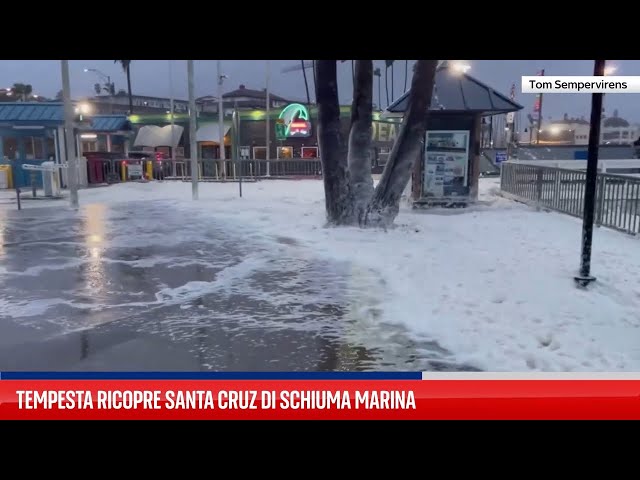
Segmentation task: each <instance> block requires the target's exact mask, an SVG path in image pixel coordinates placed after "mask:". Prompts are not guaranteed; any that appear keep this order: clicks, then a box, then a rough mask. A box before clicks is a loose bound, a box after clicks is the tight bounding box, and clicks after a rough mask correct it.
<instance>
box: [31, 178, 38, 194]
mask: <svg viewBox="0 0 640 480" xmlns="http://www.w3.org/2000/svg"><path fill="white" fill-rule="evenodd" d="M37 190H38V179H37V177H36V172H31V192H32V194H33V198H36V192H37Z"/></svg>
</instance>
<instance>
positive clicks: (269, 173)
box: [265, 60, 271, 177]
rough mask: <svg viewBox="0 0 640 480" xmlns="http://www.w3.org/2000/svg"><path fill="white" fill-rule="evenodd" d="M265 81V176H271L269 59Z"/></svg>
mask: <svg viewBox="0 0 640 480" xmlns="http://www.w3.org/2000/svg"><path fill="white" fill-rule="evenodd" d="M266 70H267V71H266V75H267V78H266V83H267V89H266V92H265V93H266V95H265V102H266V116H265V125H266V127H265V139H266V146H267V153H266V155H265V160H266V161H267V177H270V176H271V172H270V171H269V170H270V169H269V167H270V165H269V157H270V148H269V147H270V145H269V144H270V143H271V142H270V139H271V132H270V131H269V103H270V102H269V88H270V83H271V62H270V61H269V60H267V68H266Z"/></svg>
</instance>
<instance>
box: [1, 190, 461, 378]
mask: <svg viewBox="0 0 640 480" xmlns="http://www.w3.org/2000/svg"><path fill="white" fill-rule="evenodd" d="M0 245H2V246H1V247H0V370H18V369H22V370H36V369H37V370H42V369H47V370H73V369H75V370H192V371H193V370H218V371H223V370H245V371H250V370H254V371H262V370H281V371H282V370H284V371H286V370H324V371H326V370H472V369H471V368H468V367H466V366H461V365H457V364H456V363H454V362H452V361H451V355H450V354H449V353H448V352H446V351H445V350H443V349H442V348H440V347H439V346H438V345H437V344H436V343H434V342H430V341H428V340H417V339H416V338H415V337H412V336H410V335H409V334H408V333H407V332H406V331H405V330H404V329H403V328H402V327H400V326H396V325H390V324H385V323H383V322H382V321H381V319H380V308H381V307H380V306H379V303H380V298H381V297H382V296H384V295H385V290H384V284H383V282H382V280H381V279H380V278H379V277H378V276H377V275H376V273H375V272H371V271H361V270H359V269H357V268H356V267H355V266H354V265H350V264H348V263H339V262H334V261H328V260H326V259H322V258H318V257H317V256H315V255H314V253H313V251H312V250H310V249H308V248H305V247H304V246H303V245H299V244H298V243H297V242H296V241H295V240H293V239H289V238H284V237H278V238H268V237H265V236H262V235H260V234H259V232H252V231H251V230H250V226H239V225H229V224H228V223H224V224H223V223H220V224H218V223H216V220H215V216H212V215H211V213H210V212H204V211H203V210H191V209H189V210H187V209H186V207H185V206H184V205H182V206H181V205H177V206H176V205H174V204H172V203H170V202H157V201H154V202H153V204H148V205H147V204H144V205H132V204H125V205H121V206H118V207H113V206H106V205H100V204H97V205H87V206H85V207H83V208H82V209H81V210H80V212H71V211H69V210H67V209H54V208H42V209H36V208H33V209H29V210H27V211H22V212H16V211H4V212H0Z"/></svg>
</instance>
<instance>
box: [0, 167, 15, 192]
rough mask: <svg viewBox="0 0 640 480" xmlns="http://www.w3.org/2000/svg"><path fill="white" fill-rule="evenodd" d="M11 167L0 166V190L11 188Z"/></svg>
mask: <svg viewBox="0 0 640 480" xmlns="http://www.w3.org/2000/svg"><path fill="white" fill-rule="evenodd" d="M11 180H12V178H11V165H0V189H9V188H13V182H12V181H11Z"/></svg>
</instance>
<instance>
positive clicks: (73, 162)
mask: <svg viewBox="0 0 640 480" xmlns="http://www.w3.org/2000/svg"><path fill="white" fill-rule="evenodd" d="M60 69H61V71H62V101H63V102H64V140H65V149H64V151H65V154H66V157H67V187H68V188H69V200H70V202H71V208H78V177H77V175H78V162H77V155H76V152H75V148H76V142H75V141H74V138H73V137H74V135H73V105H72V103H71V82H70V80H69V60H60Z"/></svg>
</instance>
